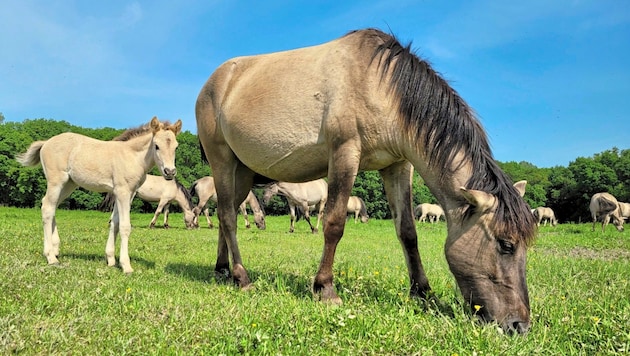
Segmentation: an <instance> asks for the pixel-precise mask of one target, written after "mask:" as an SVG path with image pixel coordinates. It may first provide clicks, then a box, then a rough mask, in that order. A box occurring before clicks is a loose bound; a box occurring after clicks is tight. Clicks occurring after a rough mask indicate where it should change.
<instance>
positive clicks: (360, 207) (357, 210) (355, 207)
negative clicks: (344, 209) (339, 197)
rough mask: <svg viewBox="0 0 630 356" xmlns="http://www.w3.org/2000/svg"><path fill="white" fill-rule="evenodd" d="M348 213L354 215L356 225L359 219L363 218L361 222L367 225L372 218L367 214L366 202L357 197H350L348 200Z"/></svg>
mask: <svg viewBox="0 0 630 356" xmlns="http://www.w3.org/2000/svg"><path fill="white" fill-rule="evenodd" d="M348 213H350V214H354V223H355V224H356V223H357V222H358V221H359V217H361V222H362V223H366V222H368V219H369V218H370V217H369V216H368V213H367V208H366V207H365V202H364V201H363V199H361V198H360V197H357V196H354V195H352V196H350V198H348Z"/></svg>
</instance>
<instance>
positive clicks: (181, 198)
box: [175, 184, 193, 211]
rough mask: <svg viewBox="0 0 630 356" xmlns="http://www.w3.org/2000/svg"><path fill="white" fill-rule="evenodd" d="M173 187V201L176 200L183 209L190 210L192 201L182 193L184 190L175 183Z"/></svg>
mask: <svg viewBox="0 0 630 356" xmlns="http://www.w3.org/2000/svg"><path fill="white" fill-rule="evenodd" d="M175 189H176V192H175V201H176V202H177V204H179V206H180V207H181V208H182V209H183V210H185V211H188V210H192V205H193V203H192V201H190V200H188V199H186V194H184V192H182V190H181V189H179V187H178V186H177V184H175Z"/></svg>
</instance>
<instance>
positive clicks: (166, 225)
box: [162, 203, 170, 229]
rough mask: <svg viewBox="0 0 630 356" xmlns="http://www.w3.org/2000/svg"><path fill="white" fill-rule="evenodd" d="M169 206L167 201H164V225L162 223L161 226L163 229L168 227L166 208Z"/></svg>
mask: <svg viewBox="0 0 630 356" xmlns="http://www.w3.org/2000/svg"><path fill="white" fill-rule="evenodd" d="M169 207H170V204H169V203H166V205H164V225H162V226H164V228H165V229H168V228H169V227H170V226H169V225H168V213H169V212H170V211H169V210H168V208H169Z"/></svg>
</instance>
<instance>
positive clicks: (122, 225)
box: [116, 194, 133, 274]
mask: <svg viewBox="0 0 630 356" xmlns="http://www.w3.org/2000/svg"><path fill="white" fill-rule="evenodd" d="M119 195H121V196H120V197H119ZM116 205H117V206H118V224H119V233H120V256H119V261H120V267H121V268H122V270H123V272H124V273H127V274H129V273H132V272H133V268H131V260H130V259H129V235H131V216H130V210H131V202H130V199H129V197H128V196H125V195H124V194H117V195H116Z"/></svg>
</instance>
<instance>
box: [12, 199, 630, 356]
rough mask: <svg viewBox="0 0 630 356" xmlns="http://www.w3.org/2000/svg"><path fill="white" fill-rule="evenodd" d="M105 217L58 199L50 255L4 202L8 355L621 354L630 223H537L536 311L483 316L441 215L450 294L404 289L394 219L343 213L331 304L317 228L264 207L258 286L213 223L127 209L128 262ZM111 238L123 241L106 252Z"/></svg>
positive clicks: (436, 228)
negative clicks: (511, 324)
mask: <svg viewBox="0 0 630 356" xmlns="http://www.w3.org/2000/svg"><path fill="white" fill-rule="evenodd" d="M108 219H109V215H108V214H106V213H100V212H91V211H90V212H81V211H63V210H62V211H59V212H58V214H57V221H58V224H59V231H60V235H61V256H60V261H61V266H60V267H52V266H47V265H46V260H45V258H44V257H43V256H42V254H41V251H42V227H41V217H40V212H39V210H38V209H16V208H0V222H1V223H2V224H1V225H0V242H1V243H2V248H1V249H0V353H2V352H4V353H19V354H29V355H30V354H47V355H49V354H52V355H54V354H73V355H82V354H86V355H95V354H116V355H122V354H142V355H147V354H148V355H151V354H155V355H164V354H186V355H189V354H206V355H218V354H285V355H287V354H304V355H310V354H324V355H329V354H338V355H356V354H378V355H384V354H395V355H406V354H429V355H431V354H436V355H455V354H459V355H470V354H473V353H476V354H478V355H481V354H486V355H498V354H522V355H531V354H545V355H547V354H558V355H560V354H585V355H587V354H588V355H592V354H615V353H617V354H625V353H628V352H630V301H629V298H630V281H629V276H630V274H629V272H630V232H625V233H618V232H616V231H614V229H613V228H612V227H609V230H608V231H606V232H605V233H603V234H602V232H601V230H600V229H596V231H595V232H591V227H590V224H581V225H574V224H571V225H559V226H557V227H555V228H552V227H541V228H540V233H539V237H538V240H537V242H536V244H535V245H534V246H533V247H532V248H531V250H530V253H529V255H528V285H529V289H530V299H531V304H532V318H533V325H532V329H531V331H530V332H529V333H528V334H527V335H525V336H515V337H510V336H506V335H503V334H502V333H501V332H500V330H498V329H497V328H496V327H495V326H492V325H480V324H478V323H477V322H476V321H475V320H474V318H473V317H471V316H470V314H469V313H468V312H467V311H466V308H465V307H463V306H462V303H461V296H460V295H459V292H458V291H457V289H456V285H455V282H454V279H453V277H452V276H451V274H450V272H449V270H448V266H447V264H446V261H445V259H444V255H443V243H444V239H445V235H446V229H445V225H444V223H440V224H437V225H429V224H419V225H418V232H419V240H420V242H419V244H420V247H421V254H422V258H423V263H424V266H425V269H426V272H427V275H428V277H429V279H430V282H431V285H432V287H433V289H434V291H435V294H436V296H437V297H438V298H440V300H441V302H442V303H443V304H444V305H445V306H446V307H448V309H452V313H446V312H441V311H440V310H444V309H445V308H440V310H439V309H437V308H435V307H428V308H427V307H425V306H424V305H422V304H420V303H418V302H417V301H415V300H410V299H409V298H408V280H407V272H406V267H405V263H404V260H403V257H402V250H401V247H400V245H399V244H398V242H397V240H396V236H395V233H394V228H393V225H392V223H391V221H379V220H371V221H370V222H369V223H368V224H358V225H355V224H354V223H353V222H349V223H348V224H347V228H346V233H345V235H344V238H343V239H342V241H341V243H340V244H339V247H338V250H337V256H336V260H335V273H336V280H335V284H336V288H337V291H338V293H339V295H340V297H341V298H342V299H343V301H344V304H343V305H342V306H340V307H332V306H328V305H324V304H321V303H317V302H314V301H313V298H312V295H311V292H310V284H311V281H312V278H313V276H314V274H315V271H316V270H317V266H318V263H319V258H320V256H321V252H322V246H323V242H322V240H323V238H322V236H321V233H320V234H319V235H312V234H311V233H310V230H309V229H308V225H307V224H306V223H305V222H303V221H300V222H298V224H297V226H296V230H297V231H296V232H295V233H294V234H289V233H288V232H287V231H288V227H289V221H288V217H286V216H281V217H267V230H265V231H259V230H256V229H255V228H253V229H251V230H245V229H244V228H243V222H242V219H241V218H239V227H240V229H239V232H238V235H239V243H240V247H241V252H242V254H243V259H244V263H245V266H246V268H247V269H248V272H249V274H250V278H251V279H252V281H253V283H254V285H255V289H254V290H252V291H248V292H243V291H240V290H238V289H237V288H235V287H234V286H233V285H232V284H229V283H227V284H226V283H222V282H219V281H216V280H215V279H214V277H213V269H214V263H215V258H216V248H217V246H216V242H217V229H214V230H209V229H203V228H202V229H199V230H192V231H191V230H185V229H184V227H183V226H184V225H183V219H182V216H181V214H172V216H171V219H172V220H171V226H172V228H171V229H169V230H164V229H162V228H156V229H154V230H150V229H148V228H147V226H148V224H149V221H150V220H151V215H149V214H132V224H133V226H134V229H133V231H132V234H131V239H130V243H129V247H130V255H131V263H132V266H133V267H134V270H135V272H134V273H133V274H132V275H130V276H127V275H125V274H123V273H122V272H121V270H120V269H119V268H108V267H107V266H106V264H105V258H104V248H105V242H106V240H107V230H108V228H107V221H108ZM117 252H118V251H117Z"/></svg>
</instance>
